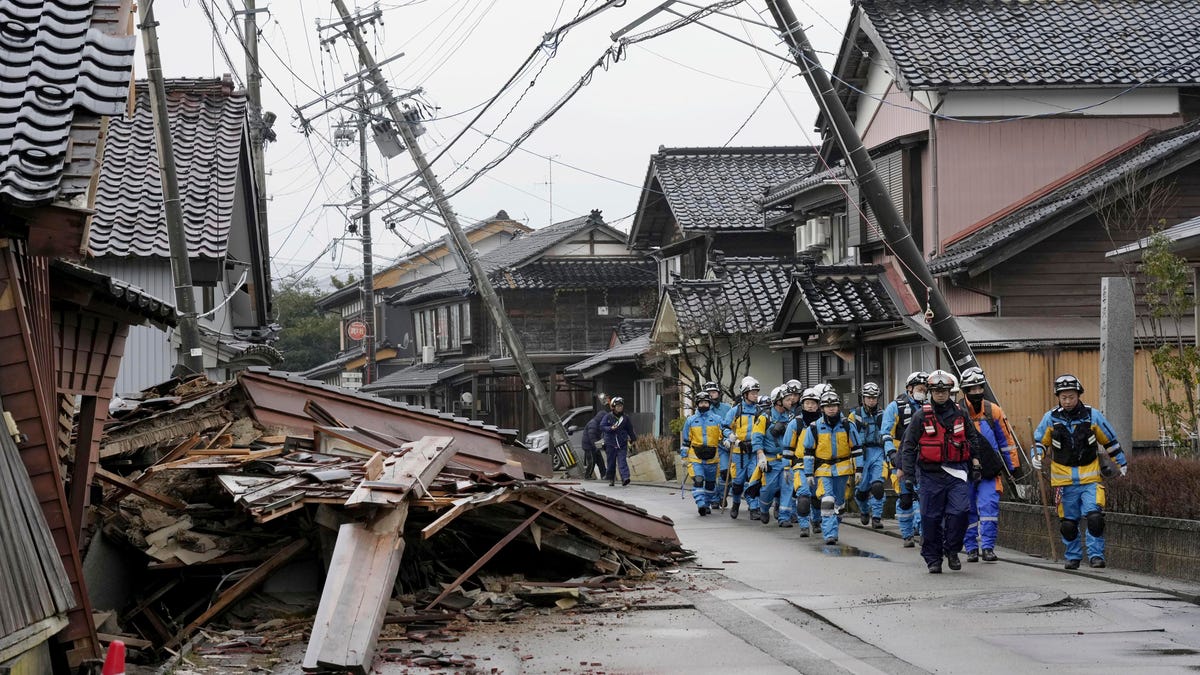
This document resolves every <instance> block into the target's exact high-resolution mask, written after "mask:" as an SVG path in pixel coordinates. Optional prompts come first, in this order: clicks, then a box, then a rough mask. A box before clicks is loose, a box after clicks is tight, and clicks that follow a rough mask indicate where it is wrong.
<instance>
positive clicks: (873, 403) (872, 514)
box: [847, 382, 884, 530]
mask: <svg viewBox="0 0 1200 675" xmlns="http://www.w3.org/2000/svg"><path fill="white" fill-rule="evenodd" d="M879 394H880V390H879V385H878V384H875V383H874V382H867V383H866V384H864V385H863V388H862V393H861V394H860V400H861V401H862V405H860V406H859V407H857V408H855V409H854V410H851V411H850V414H849V415H848V416H847V417H848V419H849V420H850V421H851V422H852V423H854V424H855V425H856V426H857V427H858V434H859V437H860V438H862V445H863V471H862V473H863V475H862V480H861V481H858V482H856V484H855V485H856V487H857V488H858V489H857V490H856V491H855V492H854V501H856V502H857V503H858V518H859V522H861V523H862V524H863V525H866V524H867V523H868V522H869V523H871V527H872V528H874V529H876V530H882V529H883V492H884V488H883V461H884V457H883V432H882V430H881V429H882V425H883V410H882V409H881V408H880V407H879Z"/></svg>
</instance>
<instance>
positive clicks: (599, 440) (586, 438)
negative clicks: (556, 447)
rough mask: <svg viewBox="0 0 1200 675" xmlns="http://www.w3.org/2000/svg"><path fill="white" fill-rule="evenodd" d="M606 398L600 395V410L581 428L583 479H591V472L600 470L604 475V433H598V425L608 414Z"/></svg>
mask: <svg viewBox="0 0 1200 675" xmlns="http://www.w3.org/2000/svg"><path fill="white" fill-rule="evenodd" d="M608 410H609V408H608V397H607V396H605V395H604V394H600V410H599V412H597V413H596V415H595V417H593V418H592V419H591V421H589V422H588V423H587V424H586V425H585V426H584V427H583V478H584V480H591V479H592V472H593V471H595V470H596V469H599V470H600V474H601V475H603V474H604V469H605V467H606V466H607V462H605V461H604V433H603V432H602V431H600V423H601V422H603V421H604V416H605V415H607V414H608Z"/></svg>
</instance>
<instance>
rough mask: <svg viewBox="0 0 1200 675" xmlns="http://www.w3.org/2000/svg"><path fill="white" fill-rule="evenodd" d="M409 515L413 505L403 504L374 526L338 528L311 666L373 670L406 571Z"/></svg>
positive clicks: (307, 662)
mask: <svg viewBox="0 0 1200 675" xmlns="http://www.w3.org/2000/svg"><path fill="white" fill-rule="evenodd" d="M407 518H408V504H407V503H402V504H401V505H400V507H399V508H396V509H390V510H389V511H388V512H387V514H386V515H385V516H384V517H383V518H382V519H380V520H379V521H377V522H376V523H375V525H373V526H368V525H365V524H363V523H347V524H345V525H342V526H341V527H340V528H339V529H338V537H337V544H336V545H335V546H334V549H333V557H332V558H331V559H330V562H329V573H328V574H327V575H326V577H325V588H324V589H323V590H322V591H321V603H320V605H318V607H317V615H316V617H315V618H314V619H313V628H312V634H311V637H310V638H309V641H308V648H307V650H306V651H305V653H304V663H303V666H304V670H305V671H309V672H311V671H318V670H324V669H330V670H337V671H347V670H348V671H350V672H354V673H367V672H368V671H369V670H370V667H371V663H372V662H373V661H374V660H375V644H376V642H377V641H378V640H379V631H380V630H381V629H382V628H383V618H384V616H385V615H386V614H387V604H388V600H389V599H390V598H391V597H392V589H393V587H394V586H395V583H396V574H397V573H398V572H399V570H400V557H401V555H403V553H404V523H405V521H406V520H407Z"/></svg>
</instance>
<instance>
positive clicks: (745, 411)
mask: <svg viewBox="0 0 1200 675" xmlns="http://www.w3.org/2000/svg"><path fill="white" fill-rule="evenodd" d="M761 390H762V387H761V386H760V385H759V384H758V380H756V379H754V378H753V377H750V376H749V375H747V376H746V377H743V378H742V382H741V386H740V387H739V390H738V395H739V396H741V397H742V398H741V400H740V401H738V403H737V405H736V406H734V407H732V408H731V409H730V410H729V412H728V413H726V416H725V424H724V427H725V443H726V445H727V446H728V447H729V483H730V485H729V493H730V495H731V496H732V497H733V505H732V506H731V507H730V509H729V517H730V518H733V519H735V520H736V519H737V517H738V512H739V511H740V510H741V506H742V492H743V491H744V490H745V489H746V482H747V480H748V479H749V478H750V474H751V473H753V472H754V464H755V462H754V455H753V453H752V450H753V442H752V441H751V434H752V433H753V431H754V429H753V427H754V418H755V417H756V416H757V415H758V393H759V391H761ZM746 505H747V506H748V507H749V508H750V519H751V520H758V498H757V497H753V496H750V495H746Z"/></svg>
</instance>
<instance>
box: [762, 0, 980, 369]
mask: <svg viewBox="0 0 1200 675" xmlns="http://www.w3.org/2000/svg"><path fill="white" fill-rule="evenodd" d="M767 7H768V8H770V10H771V15H772V16H773V17H774V18H775V23H776V24H777V25H778V26H779V31H780V33H782V34H783V38H784V41H785V42H786V43H787V45H788V47H789V49H790V51H791V53H792V56H793V58H795V60H796V65H798V66H800V72H801V74H802V75H804V81H805V82H807V83H808V88H809V90H810V91H812V94H813V97H814V98H816V100H817V104H818V105H820V106H821V111H822V112H823V113H825V116H826V118H828V119H829V122H830V124H832V125H833V132H834V138H835V139H836V140H837V143H838V145H839V146H840V147H841V149H842V153H843V154H844V155H845V156H846V158H847V159H848V160H849V162H850V166H851V168H852V169H853V173H854V176H855V180H856V181H857V182H858V186H859V190H860V191H861V192H862V194H863V197H865V198H866V200H867V204H868V205H869V206H870V207H871V211H872V212H874V213H875V219H876V221H877V222H878V223H879V228H880V230H881V231H882V233H883V238H884V241H886V242H887V244H888V247H889V248H891V249H892V252H893V253H895V255H896V258H898V259H899V260H900V266H901V267H902V268H903V272H904V278H905V279H906V280H907V281H908V286H909V288H910V289H912V291H913V295H914V296H916V297H917V299H918V300H920V296H919V295H918V294H917V293H918V289H924V290H925V292H926V307H927V310H928V311H931V312H932V313H933V316H932V317H929V316H928V314H927V315H926V321H928V322H929V323H931V325H932V328H933V335H934V337H936V338H937V339H938V340H939V341H940V342H941V343H942V344H944V345H945V348H946V351H947V352H948V353H949V354H950V359H951V360H952V361H953V362H954V366H955V367H956V368H957V369H958V372H960V373H961V372H962V371H963V370H964V369H966V368H970V367H972V366H976V365H979V364H978V362H976V360H975V354H974V353H973V352H972V351H971V345H969V344H968V343H967V340H966V338H964V337H963V334H962V331H961V330H960V329H959V327H958V321H957V320H956V319H955V318H954V315H953V314H952V313H950V306H949V305H947V304H946V299H945V298H944V297H943V296H942V292H941V291H940V290H938V287H937V283H936V282H935V281H934V279H933V275H931V274H930V273H929V267H928V266H926V264H925V256H924V255H923V254H922V253H921V249H920V248H918V247H917V244H916V242H915V241H913V238H912V231H911V230H910V229H909V227H908V226H907V225H905V224H904V218H903V217H902V216H901V215H900V213H899V212H898V211H897V210H896V206H895V205H894V204H893V203H892V198H891V195H889V194H888V190H887V187H886V186H885V185H884V184H883V181H882V180H881V179H880V178H879V174H878V173H877V172H876V171H875V163H874V162H872V161H871V156H870V154H868V153H867V149H866V147H865V146H864V145H863V142H862V138H861V137H859V135H858V131H857V130H856V129H855V128H854V122H853V121H851V120H850V115H849V114H848V113H847V112H846V108H845V107H844V106H842V102H841V101H840V100H839V99H838V97H837V92H836V91H834V88H833V84H832V83H831V82H830V80H829V74H828V73H826V72H825V70H823V69H822V68H821V62H820V61H819V60H817V53H816V52H815V51H814V50H813V47H812V44H811V43H810V42H809V41H808V36H807V35H805V34H804V28H803V27H802V26H801V25H800V22H799V21H798V20H797V19H796V14H795V13H794V12H793V11H792V7H791V4H790V3H789V2H788V0H767Z"/></svg>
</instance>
